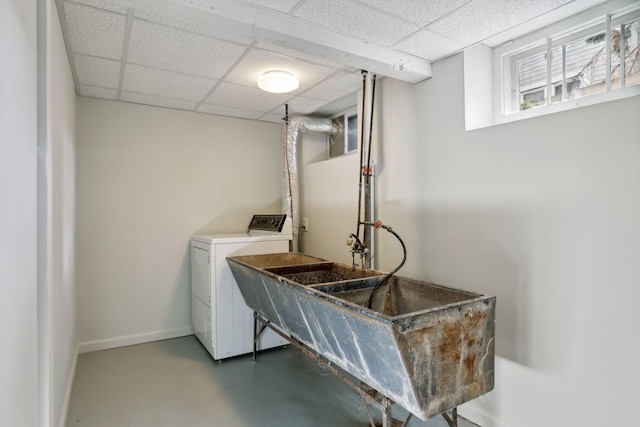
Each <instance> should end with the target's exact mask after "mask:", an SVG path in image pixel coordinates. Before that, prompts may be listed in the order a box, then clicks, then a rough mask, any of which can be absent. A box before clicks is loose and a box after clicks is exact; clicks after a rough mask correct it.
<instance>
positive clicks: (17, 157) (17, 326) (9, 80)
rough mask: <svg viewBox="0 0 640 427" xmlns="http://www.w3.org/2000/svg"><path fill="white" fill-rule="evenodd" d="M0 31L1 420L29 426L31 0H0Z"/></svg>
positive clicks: (33, 350) (34, 407)
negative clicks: (0, 41)
mask: <svg viewBox="0 0 640 427" xmlns="http://www.w3.org/2000/svg"><path fill="white" fill-rule="evenodd" d="M0 39H2V40H3V42H2V43H0V323H1V324H2V325H3V327H2V329H1V331H0V342H1V343H2V348H3V351H2V352H0V378H1V380H0V414H2V423H3V424H5V425H10V426H17V427H18V426H19V427H22V426H24V427H31V426H35V425H37V424H38V376H37V375H38V371H37V366H38V354H37V338H38V336H37V288H38V285H37V270H36V262H37V243H36V242H37V237H36V233H37V228H36V216H37V206H36V197H37V181H36V179H37V169H36V158H37V64H36V43H37V40H36V3H35V1H29V2H27V1H19V2H17V1H13V0H0ZM9 40H10V41H11V42H10V43H9V42H7V41H9Z"/></svg>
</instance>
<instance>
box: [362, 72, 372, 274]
mask: <svg viewBox="0 0 640 427" xmlns="http://www.w3.org/2000/svg"><path fill="white" fill-rule="evenodd" d="M372 87H373V77H372V74H371V73H367V75H366V79H365V92H364V96H363V104H364V105H363V110H364V114H363V116H362V122H363V129H364V131H365V133H364V135H363V136H362V141H363V147H362V148H363V151H364V152H365V153H367V154H366V155H365V158H364V160H365V162H362V164H361V166H360V169H361V170H362V175H363V176H364V199H363V200H362V203H363V204H364V212H363V214H364V218H363V219H362V220H363V221H364V222H367V223H371V222H373V220H372V213H371V181H370V179H369V173H370V171H369V170H368V167H370V164H371V163H370V159H369V157H370V156H371V130H372V123H371V116H372V112H373V91H372ZM362 244H363V245H364V247H365V248H367V249H368V252H367V253H365V254H364V256H363V258H362V266H363V267H364V268H371V227H368V226H366V227H364V228H363V234H362Z"/></svg>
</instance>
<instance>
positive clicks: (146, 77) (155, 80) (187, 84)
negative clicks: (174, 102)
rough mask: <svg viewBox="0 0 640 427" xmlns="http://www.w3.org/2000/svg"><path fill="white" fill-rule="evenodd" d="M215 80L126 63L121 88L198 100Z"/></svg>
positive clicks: (167, 96) (166, 96)
mask: <svg viewBox="0 0 640 427" xmlns="http://www.w3.org/2000/svg"><path fill="white" fill-rule="evenodd" d="M215 83H216V80H210V79H203V78H200V77H194V76H187V75H184V74H177V73H172V72H169V71H163V70H156V69H153V68H147V67H142V66H140V65H135V64H127V65H126V67H125V72H124V81H123V83H122V89H123V90H126V91H128V92H136V93H143V94H147V95H156V96H161V97H164V98H174V99H182V100H186V101H196V102H199V101H200V100H202V98H204V97H205V96H206V94H207V93H208V92H209V91H210V90H211V88H213V86H214V85H215Z"/></svg>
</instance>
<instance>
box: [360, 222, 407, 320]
mask: <svg viewBox="0 0 640 427" xmlns="http://www.w3.org/2000/svg"><path fill="white" fill-rule="evenodd" d="M382 228H384V229H385V230H387V231H388V232H389V233H391V234H393V235H394V236H396V239H398V241H399V242H400V244H401V245H402V262H400V264H399V265H398V266H397V267H396V268H394V269H393V270H391V271H390V272H389V273H387V275H386V276H384V278H383V279H382V280H381V281H379V282H378V283H377V284H376V285H375V286H374V287H373V290H372V291H371V295H369V303H368V304H367V307H368V308H371V305H372V304H373V297H374V296H375V294H376V292H378V289H380V288H381V287H382V285H384V284H385V283H387V281H389V279H390V278H391V276H393V275H394V274H396V273H397V272H398V270H400V269H401V268H402V266H403V265H404V263H405V261H406V260H407V247H406V246H405V245H404V242H403V241H402V239H401V238H400V236H398V233H396V232H395V231H393V230H392V229H391V227H388V226H384V225H383V226H382Z"/></svg>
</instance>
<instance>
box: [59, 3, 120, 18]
mask: <svg viewBox="0 0 640 427" xmlns="http://www.w3.org/2000/svg"><path fill="white" fill-rule="evenodd" d="M69 3H79V4H84V5H87V6H93V7H96V8H98V9H104V10H109V11H111V12H116V13H120V14H123V15H126V14H127V8H126V7H124V6H117V5H115V4H113V3H112V2H109V1H105V0H70V1H69Z"/></svg>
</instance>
